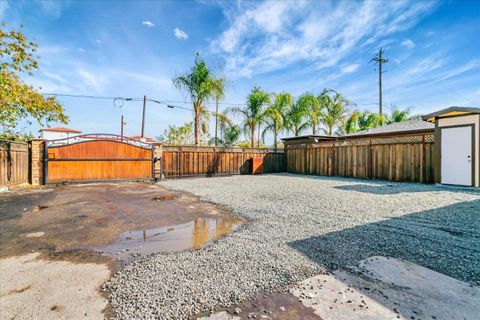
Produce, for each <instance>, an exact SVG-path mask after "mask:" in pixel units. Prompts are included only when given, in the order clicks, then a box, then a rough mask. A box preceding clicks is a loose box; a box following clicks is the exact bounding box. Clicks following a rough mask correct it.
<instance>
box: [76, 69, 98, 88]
mask: <svg viewBox="0 0 480 320" xmlns="http://www.w3.org/2000/svg"><path fill="white" fill-rule="evenodd" d="M77 74H78V75H79V76H80V77H79V80H80V82H81V84H82V85H83V86H84V87H85V89H86V90H88V91H94V92H100V91H101V90H102V88H103V85H104V82H105V81H104V80H105V79H104V78H103V77H102V76H101V75H100V74H99V72H91V71H89V70H87V69H85V68H82V67H80V68H78V69H77Z"/></svg>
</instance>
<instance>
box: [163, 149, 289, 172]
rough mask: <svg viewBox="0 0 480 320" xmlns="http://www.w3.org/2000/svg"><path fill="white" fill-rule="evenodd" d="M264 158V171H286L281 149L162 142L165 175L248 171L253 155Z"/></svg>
mask: <svg viewBox="0 0 480 320" xmlns="http://www.w3.org/2000/svg"><path fill="white" fill-rule="evenodd" d="M254 157H255V158H263V172H265V173H272V172H284V171H285V158H284V151H283V150H281V149H279V150H277V151H275V150H273V149H255V148H219V147H190V146H188V147H187V146H163V151H162V173H163V175H164V177H165V178H169V177H185V176H198V175H205V176H214V175H234V174H247V173H250V171H251V161H250V159H252V158H254Z"/></svg>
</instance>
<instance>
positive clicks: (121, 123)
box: [120, 114, 125, 141]
mask: <svg viewBox="0 0 480 320" xmlns="http://www.w3.org/2000/svg"><path fill="white" fill-rule="evenodd" d="M124 124H125V122H123V114H122V117H121V118H120V141H123V125H124Z"/></svg>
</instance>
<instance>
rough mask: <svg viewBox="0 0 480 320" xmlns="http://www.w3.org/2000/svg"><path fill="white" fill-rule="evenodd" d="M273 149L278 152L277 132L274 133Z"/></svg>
mask: <svg viewBox="0 0 480 320" xmlns="http://www.w3.org/2000/svg"><path fill="white" fill-rule="evenodd" d="M273 147H274V148H275V151H277V132H273Z"/></svg>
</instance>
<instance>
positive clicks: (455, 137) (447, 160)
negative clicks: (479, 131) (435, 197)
mask: <svg viewBox="0 0 480 320" xmlns="http://www.w3.org/2000/svg"><path fill="white" fill-rule="evenodd" d="M441 143H442V146H441V162H442V163H441V165H442V167H441V168H442V169H441V170H442V174H441V182H442V183H445V184H455V185H463V186H471V185H472V160H473V159H472V127H471V126H465V127H457V128H442V129H441Z"/></svg>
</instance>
